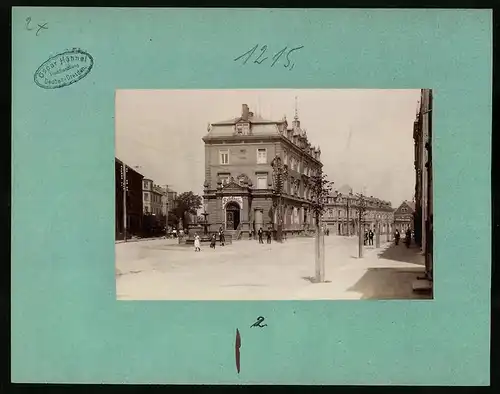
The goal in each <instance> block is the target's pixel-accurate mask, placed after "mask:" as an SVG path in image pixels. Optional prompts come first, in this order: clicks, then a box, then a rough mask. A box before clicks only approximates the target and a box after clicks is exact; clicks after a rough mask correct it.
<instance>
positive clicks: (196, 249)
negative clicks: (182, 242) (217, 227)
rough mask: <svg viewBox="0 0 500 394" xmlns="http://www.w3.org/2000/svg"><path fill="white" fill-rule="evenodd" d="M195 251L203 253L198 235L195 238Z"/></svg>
mask: <svg viewBox="0 0 500 394" xmlns="http://www.w3.org/2000/svg"><path fill="white" fill-rule="evenodd" d="M194 251H195V252H200V251H201V248H200V236H199V235H198V234H196V235H195V236H194Z"/></svg>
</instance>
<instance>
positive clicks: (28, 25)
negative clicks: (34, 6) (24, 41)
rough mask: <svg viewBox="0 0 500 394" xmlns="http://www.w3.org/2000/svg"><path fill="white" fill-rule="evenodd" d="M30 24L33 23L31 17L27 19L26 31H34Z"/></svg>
mask: <svg viewBox="0 0 500 394" xmlns="http://www.w3.org/2000/svg"><path fill="white" fill-rule="evenodd" d="M30 23H31V16H28V17H27V18H26V30H33V29H30Z"/></svg>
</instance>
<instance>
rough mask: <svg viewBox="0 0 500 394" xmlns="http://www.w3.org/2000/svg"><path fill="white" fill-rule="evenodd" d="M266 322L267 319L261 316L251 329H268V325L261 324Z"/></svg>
mask: <svg viewBox="0 0 500 394" xmlns="http://www.w3.org/2000/svg"><path fill="white" fill-rule="evenodd" d="M264 320H265V319H264V317H262V316H259V317H258V318H257V321H256V322H255V323H254V324H252V325H251V326H250V328H252V327H261V328H262V327H266V326H267V324H261V323H262V322H263V321H264Z"/></svg>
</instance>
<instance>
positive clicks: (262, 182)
mask: <svg viewBox="0 0 500 394" xmlns="http://www.w3.org/2000/svg"><path fill="white" fill-rule="evenodd" d="M257 189H267V175H257Z"/></svg>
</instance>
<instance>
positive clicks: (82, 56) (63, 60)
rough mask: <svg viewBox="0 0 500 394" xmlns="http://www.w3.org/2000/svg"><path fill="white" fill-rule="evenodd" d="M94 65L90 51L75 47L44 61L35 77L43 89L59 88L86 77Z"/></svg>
mask: <svg viewBox="0 0 500 394" xmlns="http://www.w3.org/2000/svg"><path fill="white" fill-rule="evenodd" d="M93 66H94V59H93V57H92V56H91V55H90V54H89V53H87V52H85V51H83V50H81V49H79V48H73V49H70V50H67V51H65V52H62V53H59V54H57V55H55V56H52V57H50V58H49V59H48V60H46V61H45V62H43V63H42V65H41V66H40V67H38V69H37V70H36V71H35V75H34V77H33V78H34V81H35V83H36V84H37V85H38V86H39V87H41V88H42V89H57V88H62V87H64V86H69V85H71V84H74V83H75V82H78V81H79V80H81V79H83V78H85V77H86V76H87V75H88V74H89V73H90V71H91V70H92V67H93Z"/></svg>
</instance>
